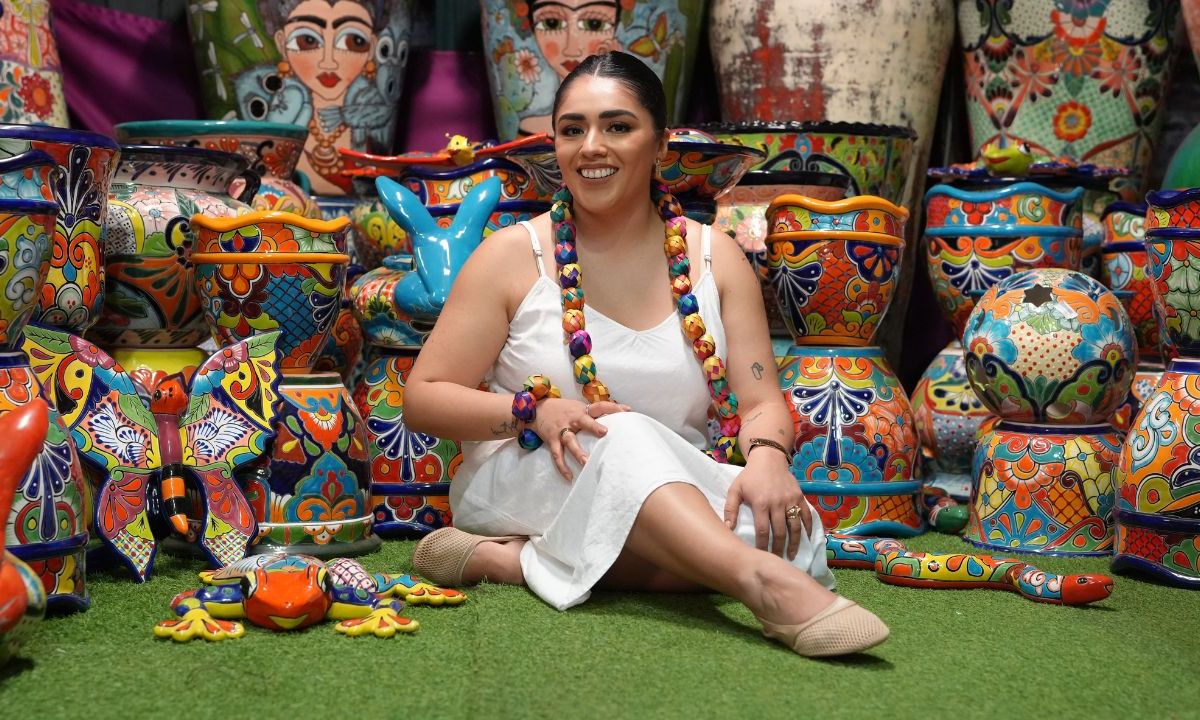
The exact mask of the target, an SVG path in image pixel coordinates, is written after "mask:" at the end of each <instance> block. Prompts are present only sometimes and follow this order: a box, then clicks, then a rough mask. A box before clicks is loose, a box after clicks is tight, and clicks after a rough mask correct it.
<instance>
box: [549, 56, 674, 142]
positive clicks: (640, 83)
mask: <svg viewBox="0 0 1200 720" xmlns="http://www.w3.org/2000/svg"><path fill="white" fill-rule="evenodd" d="M585 75H593V76H595V77H602V78H612V79H613V80H616V81H617V82H619V83H621V84H622V85H624V86H625V88H626V89H627V90H629V92H631V93H633V96H634V97H636V98H637V100H638V103H639V104H641V106H642V107H643V108H645V110H646V112H648V113H650V117H651V119H652V120H653V121H654V129H655V131H656V132H658V134H659V135H662V134H663V133H665V132H666V131H667V94H666V92H665V91H664V90H663V85H662V81H661V80H659V79H658V76H657V75H655V74H654V71H653V70H651V69H650V66H649V65H647V64H646V63H644V62H642V61H641V60H638V59H637V58H636V57H634V56H633V55H630V54H629V53H625V52H621V51H620V50H613V51H611V52H606V53H604V54H603V55H589V56H587V57H586V58H584V60H583V62H581V63H579V65H578V66H576V68H575V69H574V70H572V71H571V72H570V73H569V74H568V75H567V76H566V77H565V78H563V81H562V84H560V85H559V86H558V91H557V92H555V93H554V109H553V110H552V111H551V113H550V117H551V118H557V117H558V106H559V105H561V104H562V99H563V95H565V94H566V92H567V88H569V87H570V86H571V83H573V82H575V81H576V80H578V79H579V78H581V77H583V76H585Z"/></svg>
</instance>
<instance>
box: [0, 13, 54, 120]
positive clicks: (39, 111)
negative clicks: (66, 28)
mask: <svg viewBox="0 0 1200 720" xmlns="http://www.w3.org/2000/svg"><path fill="white" fill-rule="evenodd" d="M0 122H6V123H37V124H42V125H53V126H56V127H66V126H67V125H68V124H69V123H68V119H67V100H66V96H65V95H64V94H63V79H62V63H61V62H60V61H59V58H58V47H57V45H56V44H55V42H54V33H53V32H52V30H51V28H50V0H3V2H0Z"/></svg>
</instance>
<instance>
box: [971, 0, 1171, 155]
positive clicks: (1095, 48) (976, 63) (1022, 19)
mask: <svg viewBox="0 0 1200 720" xmlns="http://www.w3.org/2000/svg"><path fill="white" fill-rule="evenodd" d="M958 20H959V30H960V33H961V35H962V42H963V52H964V58H965V81H966V94H967V114H968V117H969V118H970V124H971V142H972V145H973V146H974V149H975V151H976V152H978V151H979V150H980V149H981V148H982V147H983V146H984V145H986V144H988V143H989V142H992V141H994V140H996V139H998V138H1005V139H1007V140H1010V141H1020V142H1024V143H1026V144H1028V145H1029V147H1030V148H1032V149H1033V150H1034V151H1036V152H1037V153H1039V154H1047V155H1053V156H1067V157H1069V158H1072V159H1074V160H1079V161H1083V162H1089V163H1095V164H1097V165H1110V166H1123V167H1128V168H1131V169H1132V170H1133V171H1134V172H1135V173H1136V174H1139V175H1141V174H1144V173H1145V171H1146V165H1147V163H1148V162H1149V161H1150V158H1151V156H1152V155H1153V149H1154V144H1155V142H1156V141H1157V139H1158V134H1159V130H1160V128H1161V127H1162V120H1163V116H1164V113H1163V109H1162V100H1163V98H1164V97H1165V96H1166V93H1167V87H1168V85H1167V82H1168V78H1169V76H1170V65H1171V62H1172V60H1173V58H1174V56H1175V52H1174V50H1175V47H1176V45H1177V43H1178V40H1179V35H1180V31H1181V26H1180V23H1179V3H1178V2H1177V1H1176V0H1126V1H1124V2H1105V1H1101V2H1071V3H1063V2H1056V0H1015V1H1014V0H959V1H958Z"/></svg>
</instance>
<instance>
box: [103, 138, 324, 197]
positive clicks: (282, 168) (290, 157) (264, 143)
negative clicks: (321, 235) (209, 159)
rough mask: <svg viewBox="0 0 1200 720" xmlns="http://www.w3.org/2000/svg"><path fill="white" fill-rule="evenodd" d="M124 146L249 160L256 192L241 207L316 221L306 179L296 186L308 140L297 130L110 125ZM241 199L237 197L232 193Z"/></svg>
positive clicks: (303, 178) (302, 178)
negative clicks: (171, 147) (182, 148)
mask: <svg viewBox="0 0 1200 720" xmlns="http://www.w3.org/2000/svg"><path fill="white" fill-rule="evenodd" d="M113 130H114V131H115V132H116V134H117V139H118V140H120V141H121V142H122V143H125V144H130V145H133V144H137V145H182V146H185V147H196V148H204V149H206V150H220V151H222V152H236V153H238V154H240V155H242V156H243V157H245V158H246V159H247V160H249V161H250V169H251V170H253V171H254V173H255V174H256V175H258V176H259V178H260V182H259V185H258V192H256V193H254V197H253V199H251V200H248V201H247V202H248V203H249V204H250V205H251V207H253V208H254V209H255V210H281V211H283V212H292V213H297V214H299V215H306V216H308V217H320V216H321V215H320V210H319V209H318V208H317V206H316V203H314V202H313V199H312V197H311V195H312V192H311V191H310V190H309V189H308V188H307V184H308V178H307V177H303V176H301V177H300V178H299V179H301V180H303V181H304V184H303V185H300V184H298V183H297V182H296V179H297V175H296V164H297V163H298V162H300V154H301V153H302V152H303V151H304V143H305V142H306V141H307V140H308V129H307V128H305V127H303V126H301V125H284V124H281V123H269V122H258V121H254V120H146V121H138V122H127V123H121V124H120V125H115V126H113ZM238 194H239V195H241V194H242V193H240V192H239V193H238Z"/></svg>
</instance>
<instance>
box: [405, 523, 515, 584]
mask: <svg viewBox="0 0 1200 720" xmlns="http://www.w3.org/2000/svg"><path fill="white" fill-rule="evenodd" d="M524 539H525V538H523V537H521V536H519V535H502V536H500V537H487V536H485V535H472V534H471V533H468V532H463V531H462V530H459V529H458V528H452V527H446V528H438V529H437V530H434V531H433V532H431V533H429V534H428V535H426V536H425V537H423V538H421V542H419V543H417V547H416V548H415V549H414V550H413V567H414V568H415V569H416V571H417V574H418V575H420V576H422V577H424V578H425V579H427V580H429V581H431V582H433V583H434V584H435V585H445V586H448V587H458V586H460V585H462V584H463V579H462V574H463V570H464V569H465V568H466V567H467V561H468V560H470V559H471V555H472V554H473V553H474V552H475V548H477V547H478V546H479V543H485V542H508V541H510V540H524Z"/></svg>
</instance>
